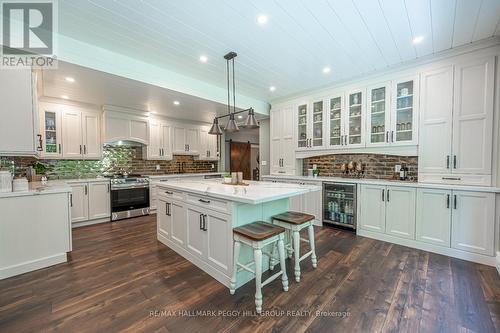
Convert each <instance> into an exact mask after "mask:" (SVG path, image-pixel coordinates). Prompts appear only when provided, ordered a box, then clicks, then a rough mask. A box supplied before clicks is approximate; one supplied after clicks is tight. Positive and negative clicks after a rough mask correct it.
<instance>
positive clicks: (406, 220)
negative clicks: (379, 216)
mask: <svg viewBox="0 0 500 333" xmlns="http://www.w3.org/2000/svg"><path fill="white" fill-rule="evenodd" d="M386 191H387V193H386V210H385V233H386V234H388V235H393V236H397V237H402V238H407V239H415V213H416V208H415V206H416V193H417V191H416V189H415V188H411V187H397V186H388V187H387V189H386Z"/></svg>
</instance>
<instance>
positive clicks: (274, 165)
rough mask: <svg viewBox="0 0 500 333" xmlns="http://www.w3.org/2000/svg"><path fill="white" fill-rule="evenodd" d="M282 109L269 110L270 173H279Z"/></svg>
mask: <svg viewBox="0 0 500 333" xmlns="http://www.w3.org/2000/svg"><path fill="white" fill-rule="evenodd" d="M282 114H283V110H272V111H271V135H270V137H271V146H270V150H271V151H270V153H271V173H280V171H281V158H282V151H281V149H282V145H281V142H282V134H281V131H282V129H283V122H282Z"/></svg>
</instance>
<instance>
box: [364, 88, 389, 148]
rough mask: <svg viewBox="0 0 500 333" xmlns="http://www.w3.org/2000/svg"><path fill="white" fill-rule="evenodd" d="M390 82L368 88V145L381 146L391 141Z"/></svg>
mask: <svg viewBox="0 0 500 333" xmlns="http://www.w3.org/2000/svg"><path fill="white" fill-rule="evenodd" d="M389 88H390V83H386V84H379V85H374V86H372V87H369V88H368V89H367V98H368V101H367V105H368V111H367V117H366V123H367V126H366V131H367V139H366V145H367V146H380V145H385V144H387V143H389V135H390V133H389V132H390V127H391V112H390V105H391V104H390V101H391V100H390V96H389Z"/></svg>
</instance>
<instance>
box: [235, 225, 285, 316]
mask: <svg viewBox="0 0 500 333" xmlns="http://www.w3.org/2000/svg"><path fill="white" fill-rule="evenodd" d="M284 236H285V229H284V228H282V227H279V226H276V225H273V224H270V223H266V222H261V221H258V222H254V223H250V224H247V225H244V226H241V227H237V228H234V229H233V237H234V260H233V276H232V278H231V285H230V289H229V292H230V293H231V295H233V294H234V292H235V290H236V282H237V281H236V277H237V274H238V272H239V271H241V270H245V271H248V272H250V273H252V274H254V275H255V307H256V309H257V313H260V312H261V311H262V287H264V286H265V285H267V284H268V283H270V282H272V281H274V280H276V278H278V277H279V276H280V275H281V282H282V283H283V290H284V291H288V277H287V276H286V267H285V246H284V244H283V239H284ZM241 244H245V245H248V246H250V247H252V248H253V262H250V263H246V264H241V263H239V261H238V260H239V256H240V247H241ZM270 244H272V248H274V246H275V245H276V244H277V246H278V252H279V260H280V265H281V271H279V272H278V273H276V274H273V275H272V276H271V277H269V278H268V279H267V280H266V281H264V282H262V280H261V279H262V254H263V253H264V254H265V255H267V256H268V257H270V255H271V254H270V253H266V252H263V251H262V248H263V247H264V246H266V245H270ZM253 265H254V266H255V270H252V269H251V268H250V267H251V266H253Z"/></svg>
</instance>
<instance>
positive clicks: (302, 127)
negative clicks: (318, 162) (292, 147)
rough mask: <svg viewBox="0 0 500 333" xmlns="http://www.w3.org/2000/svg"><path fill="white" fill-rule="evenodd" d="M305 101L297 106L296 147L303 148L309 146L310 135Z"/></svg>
mask: <svg viewBox="0 0 500 333" xmlns="http://www.w3.org/2000/svg"><path fill="white" fill-rule="evenodd" d="M307 110H308V107H307V103H305V104H300V105H299V106H298V107H297V148H299V149H305V148H309V147H310V146H311V145H310V142H309V141H310V136H309V126H310V125H309V118H310V117H309V114H308V111H307Z"/></svg>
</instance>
